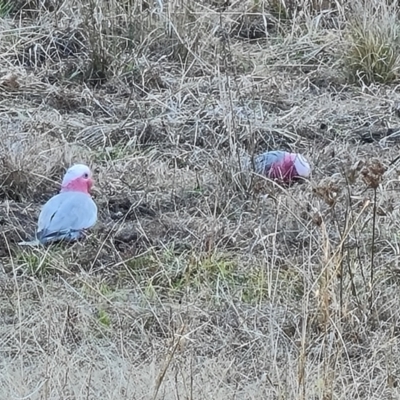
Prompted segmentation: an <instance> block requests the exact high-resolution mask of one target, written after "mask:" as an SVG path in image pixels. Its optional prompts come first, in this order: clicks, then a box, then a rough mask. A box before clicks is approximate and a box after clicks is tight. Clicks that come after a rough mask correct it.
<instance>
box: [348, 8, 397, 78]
mask: <svg viewBox="0 0 400 400" xmlns="http://www.w3.org/2000/svg"><path fill="white" fill-rule="evenodd" d="M397 13H398V5H397V4H396V3H393V4H391V5H388V4H386V3H385V2H384V1H371V2H365V3H363V2H361V1H358V2H356V3H355V4H354V5H353V7H352V12H351V16H350V18H349V21H348V27H347V34H346V42H347V43H346V49H345V54H344V56H345V63H346V74H347V76H348V78H349V79H350V81H352V82H363V83H365V84H367V85H368V84H370V83H374V82H380V83H389V82H392V81H394V80H395V79H397V77H398V69H399V56H398V50H399V28H400V26H399V23H398V19H397Z"/></svg>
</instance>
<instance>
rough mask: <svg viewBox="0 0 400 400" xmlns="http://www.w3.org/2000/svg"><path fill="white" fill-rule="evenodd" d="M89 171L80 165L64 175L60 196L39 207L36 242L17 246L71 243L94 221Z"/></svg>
mask: <svg viewBox="0 0 400 400" xmlns="http://www.w3.org/2000/svg"><path fill="white" fill-rule="evenodd" d="M92 185H93V178H92V172H91V171H90V168H89V167H87V166H86V165H84V164H75V165H73V166H72V167H70V168H69V169H68V170H67V172H66V173H65V175H64V178H63V180H62V183H61V190H60V193H58V194H57V195H55V196H53V197H52V198H51V199H50V200H49V201H48V202H47V203H46V204H45V205H44V206H43V208H42V210H41V212H40V215H39V220H38V226H37V232H36V239H35V240H32V241H29V242H21V243H19V244H20V245H38V244H47V243H51V242H57V241H62V240H66V241H74V240H77V239H79V238H81V237H82V236H83V233H84V231H85V230H86V229H89V228H91V227H92V226H93V225H94V224H95V223H96V221H97V206H96V203H95V202H94V201H93V199H92V197H91V195H90V190H91V188H92Z"/></svg>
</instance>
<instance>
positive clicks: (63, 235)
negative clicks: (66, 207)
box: [38, 229, 82, 244]
mask: <svg viewBox="0 0 400 400" xmlns="http://www.w3.org/2000/svg"><path fill="white" fill-rule="evenodd" d="M81 235H82V232H81V231H77V230H70V229H69V230H65V231H59V232H48V231H41V232H38V240H39V242H40V243H42V244H46V243H52V242H60V241H63V240H65V241H74V240H77V239H79V238H80V237H81Z"/></svg>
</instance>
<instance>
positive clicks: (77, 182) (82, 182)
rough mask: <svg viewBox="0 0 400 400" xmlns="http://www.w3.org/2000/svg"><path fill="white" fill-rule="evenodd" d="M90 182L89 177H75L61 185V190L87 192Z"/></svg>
mask: <svg viewBox="0 0 400 400" xmlns="http://www.w3.org/2000/svg"><path fill="white" fill-rule="evenodd" d="M91 185H92V183H91V180H90V179H85V178H76V179H73V180H72V181H69V182H68V183H67V184H66V185H64V186H62V187H61V192H82V193H87V194H89V190H90V187H91Z"/></svg>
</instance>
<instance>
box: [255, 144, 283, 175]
mask: <svg viewBox="0 0 400 400" xmlns="http://www.w3.org/2000/svg"><path fill="white" fill-rule="evenodd" d="M285 154H286V152H284V151H281V150H276V151H268V152H266V153H263V154H260V155H259V156H257V157H256V159H255V161H254V166H255V171H256V173H257V174H267V173H268V171H269V170H270V169H271V167H272V165H273V164H275V163H276V162H279V161H282V160H283V159H284V157H285Z"/></svg>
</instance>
